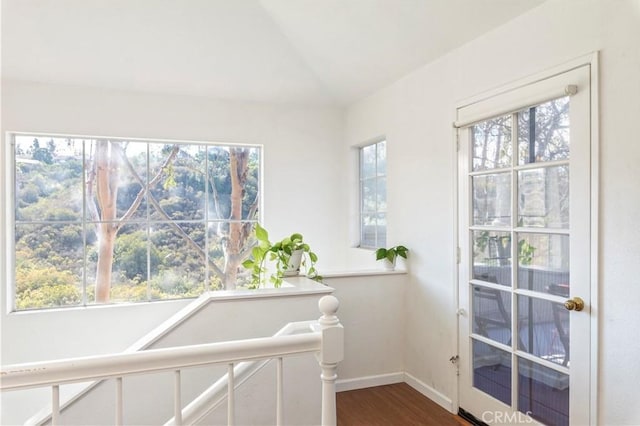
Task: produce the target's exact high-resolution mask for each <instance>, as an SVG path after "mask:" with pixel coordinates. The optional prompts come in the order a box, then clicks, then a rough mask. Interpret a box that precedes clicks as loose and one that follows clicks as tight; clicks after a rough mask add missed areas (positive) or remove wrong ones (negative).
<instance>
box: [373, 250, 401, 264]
mask: <svg viewBox="0 0 640 426" xmlns="http://www.w3.org/2000/svg"><path fill="white" fill-rule="evenodd" d="M408 253H409V249H408V248H406V247H405V246H393V247H390V248H384V247H381V248H379V249H378V250H376V260H382V259H387V260H388V261H389V262H391V263H393V262H394V261H395V260H396V257H397V256H400V257H402V258H404V259H406V258H407V255H408Z"/></svg>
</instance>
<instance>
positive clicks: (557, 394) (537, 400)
mask: <svg viewBox="0 0 640 426" xmlns="http://www.w3.org/2000/svg"><path fill="white" fill-rule="evenodd" d="M583 408H584V409H585V410H586V409H588V407H583ZM518 410H519V411H520V412H522V413H527V414H528V415H529V416H531V417H532V418H534V419H536V420H538V421H540V422H542V423H544V424H548V425H559V426H564V425H569V375H567V374H563V373H560V372H558V371H555V370H552V369H550V368H547V367H543V366H541V365H538V364H536V363H534V362H532V361H529V360H526V359H522V358H518Z"/></svg>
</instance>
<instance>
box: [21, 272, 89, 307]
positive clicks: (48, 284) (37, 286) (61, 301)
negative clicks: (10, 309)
mask: <svg viewBox="0 0 640 426" xmlns="http://www.w3.org/2000/svg"><path fill="white" fill-rule="evenodd" d="M81 300H82V293H81V292H80V291H79V289H78V286H77V281H76V277H74V275H73V274H72V273H71V272H69V271H59V270H57V269H56V268H54V267H45V268H37V267H27V266H23V267H21V268H19V269H17V270H16V307H17V308H18V309H29V308H42V307H54V306H65V305H77V304H78V303H80V301H81Z"/></svg>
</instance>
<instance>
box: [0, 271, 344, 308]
mask: <svg viewBox="0 0 640 426" xmlns="http://www.w3.org/2000/svg"><path fill="white" fill-rule="evenodd" d="M333 291H334V289H333V288H331V287H328V286H326V285H324V284H321V283H319V282H317V281H313V280H311V279H309V278H307V277H304V276H298V277H289V278H286V279H285V281H284V282H283V283H282V286H281V287H280V288H274V287H273V286H266V287H261V288H258V289H255V290H246V289H241V290H217V291H209V292H205V293H203V294H202V295H200V296H199V297H197V298H183V299H170V300H154V301H141V302H121V303H105V304H93V305H86V306H67V307H54V308H43V309H25V310H15V311H10V312H8V313H7V314H8V315H17V316H22V315H34V314H36V315H37V314H54V315H55V314H58V313H60V312H73V311H76V312H77V311H82V310H84V311H93V312H97V311H100V310H104V309H136V308H141V307H149V306H152V305H156V304H164V303H183V304H186V305H187V306H186V307H188V306H189V305H191V302H193V301H195V300H200V303H199V304H196V305H204V304H206V303H208V302H209V301H218V300H220V301H222V300H236V299H259V298H269V297H285V296H298V295H309V294H331V293H332V292H333ZM194 306H195V305H194Z"/></svg>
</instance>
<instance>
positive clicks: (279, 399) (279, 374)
mask: <svg viewBox="0 0 640 426" xmlns="http://www.w3.org/2000/svg"><path fill="white" fill-rule="evenodd" d="M276 361H277V363H276V425H278V426H282V424H283V414H284V399H283V383H282V381H283V370H282V357H280V358H278V359H277V360H276Z"/></svg>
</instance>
